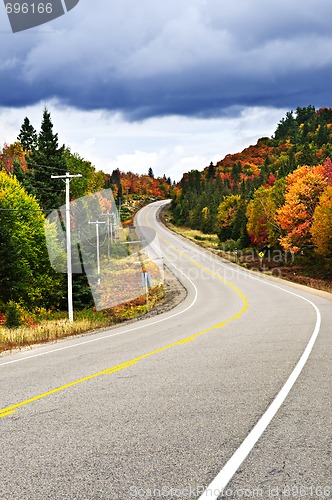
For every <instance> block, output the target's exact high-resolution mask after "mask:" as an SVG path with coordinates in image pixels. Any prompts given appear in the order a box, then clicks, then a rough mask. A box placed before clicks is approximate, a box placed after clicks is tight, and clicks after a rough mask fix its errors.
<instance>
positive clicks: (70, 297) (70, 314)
mask: <svg viewBox="0 0 332 500" xmlns="http://www.w3.org/2000/svg"><path fill="white" fill-rule="evenodd" d="M73 177H82V174H74V175H70V173H69V172H66V175H51V179H65V181H64V182H65V183H66V243H67V279H68V319H69V321H70V322H71V323H72V322H73V321H74V313H73V273H72V265H71V234H70V197H69V183H70V180H71V179H72V178H73Z"/></svg>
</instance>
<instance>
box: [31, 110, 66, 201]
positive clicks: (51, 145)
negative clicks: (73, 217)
mask: <svg viewBox="0 0 332 500" xmlns="http://www.w3.org/2000/svg"><path fill="white" fill-rule="evenodd" d="M64 149H65V148H64V146H62V147H61V148H59V145H58V134H54V133H53V124H52V121H51V115H50V113H49V112H48V110H47V109H46V108H45V109H44V113H43V120H42V124H41V131H40V133H39V135H38V141H37V148H36V149H33V150H32V152H31V154H30V155H29V157H28V167H29V171H30V172H31V174H32V177H33V180H32V185H33V188H34V192H35V195H36V197H37V199H38V201H39V203H40V205H41V207H42V208H43V209H44V210H48V209H55V208H58V207H59V206H61V205H63V204H64V201H65V200H64V183H63V182H62V181H61V179H51V175H64V174H65V172H66V161H65V157H64Z"/></svg>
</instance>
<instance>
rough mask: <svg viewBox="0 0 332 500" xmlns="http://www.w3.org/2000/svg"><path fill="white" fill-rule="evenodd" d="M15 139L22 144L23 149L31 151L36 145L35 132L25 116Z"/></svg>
mask: <svg viewBox="0 0 332 500" xmlns="http://www.w3.org/2000/svg"><path fill="white" fill-rule="evenodd" d="M17 140H18V141H20V143H21V144H22V147H23V149H24V151H31V150H33V149H34V148H36V146H37V132H36V130H35V129H34V127H33V126H32V125H31V123H30V120H29V118H27V117H25V118H24V121H23V123H22V126H21V129H20V133H19V134H18V136H17Z"/></svg>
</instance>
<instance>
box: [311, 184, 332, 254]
mask: <svg viewBox="0 0 332 500" xmlns="http://www.w3.org/2000/svg"><path fill="white" fill-rule="evenodd" d="M310 232H311V236H312V241H313V244H314V245H315V250H316V252H317V253H318V254H320V255H323V256H324V257H330V258H331V257H332V186H331V185H329V186H327V187H326V188H325V190H324V191H323V193H322V194H321V196H320V198H319V202H318V204H317V206H316V208H315V211H314V216H313V222H312V226H311V229H310Z"/></svg>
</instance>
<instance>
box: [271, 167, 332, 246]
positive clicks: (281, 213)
mask: <svg viewBox="0 0 332 500" xmlns="http://www.w3.org/2000/svg"><path fill="white" fill-rule="evenodd" d="M286 182H287V187H286V194H285V204H284V205H283V206H282V207H281V208H280V209H279V210H277V213H276V218H275V220H276V222H277V223H278V224H279V225H280V227H281V229H282V230H283V232H284V235H283V236H282V237H281V238H280V240H279V241H280V244H281V246H282V247H283V248H284V250H290V251H293V252H298V251H299V250H300V248H301V247H303V246H305V245H308V244H311V243H312V241H311V233H310V228H311V225H312V219H313V215H314V211H315V208H316V205H317V203H318V201H319V197H320V195H321V194H322V192H323V191H324V189H325V188H326V186H327V184H328V179H327V176H326V168H325V167H324V165H318V166H316V167H309V166H303V167H299V168H297V169H296V170H295V171H294V172H293V173H291V174H289V175H288V176H287V177H286Z"/></svg>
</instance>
